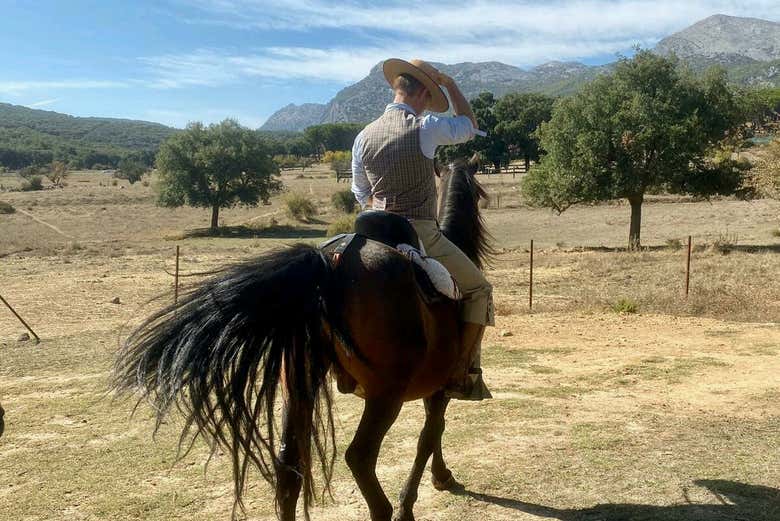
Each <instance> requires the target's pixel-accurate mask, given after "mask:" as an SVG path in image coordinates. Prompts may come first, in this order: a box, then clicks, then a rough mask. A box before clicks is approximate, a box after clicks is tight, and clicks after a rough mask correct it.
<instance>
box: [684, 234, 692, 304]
mask: <svg viewBox="0 0 780 521" xmlns="http://www.w3.org/2000/svg"><path fill="white" fill-rule="evenodd" d="M691 244H692V238H691V236H690V235H689V236H688V258H687V261H686V263H685V298H688V289H689V288H690V285H691Z"/></svg>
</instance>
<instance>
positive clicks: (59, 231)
mask: <svg viewBox="0 0 780 521" xmlns="http://www.w3.org/2000/svg"><path fill="white" fill-rule="evenodd" d="M16 211H17V212H19V213H23V214H24V215H26V216H27V217H29V218H30V219H32V220H33V221H35V222H37V223H39V224H42V225H44V226H48V227H49V228H51V229H52V230H54V231H55V232H57V233H59V234H60V235H62V236H63V237H67V238H68V239H75V237H74V236H72V235H68V234H67V233H65V232H63V231H62V230H60V229H59V228H57V227H56V226H54V225H53V224H50V223H47V222H46V221H44V220H42V219H39V218H38V217H36V216H34V215H33V214H31V213H30V212H27V211H24V210H22V209H21V208H17V209H16Z"/></svg>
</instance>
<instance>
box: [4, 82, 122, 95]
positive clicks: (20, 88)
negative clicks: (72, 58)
mask: <svg viewBox="0 0 780 521" xmlns="http://www.w3.org/2000/svg"><path fill="white" fill-rule="evenodd" d="M129 86H130V84H129V83H128V82H124V81H103V80H54V81H0V93H3V94H19V93H22V92H28V91H40V90H58V89H116V88H123V87H129Z"/></svg>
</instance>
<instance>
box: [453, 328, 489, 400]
mask: <svg viewBox="0 0 780 521" xmlns="http://www.w3.org/2000/svg"><path fill="white" fill-rule="evenodd" d="M484 332H485V326H483V325H481V324H474V323H471V322H465V323H464V324H463V337H462V342H463V343H462V348H463V350H464V352H466V353H468V358H466V359H467V360H469V364H468V366H467V367H468V369H467V370H465V371H464V370H462V369H461V370H459V371H458V372H457V373H456V374H460V376H458V377H457V380H455V381H453V382H452V383H451V384H450V385H448V386H447V387H446V389H445V390H444V392H445V394H446V395H447V396H448V397H449V398H454V399H456V400H470V401H479V400H485V399H487V398H492V397H493V395H492V394H490V391H489V390H488V388H487V386H486V385H485V382H484V380H483V379H482V368H481V367H480V355H481V352H482V335H483V334H484Z"/></svg>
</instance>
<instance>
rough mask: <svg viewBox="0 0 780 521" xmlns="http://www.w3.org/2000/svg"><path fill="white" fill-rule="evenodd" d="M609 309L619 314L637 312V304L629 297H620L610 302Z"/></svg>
mask: <svg viewBox="0 0 780 521" xmlns="http://www.w3.org/2000/svg"><path fill="white" fill-rule="evenodd" d="M609 307H610V309H611V310H612V311H613V312H615V313H619V314H621V315H628V314H633V313H638V312H639V304H637V303H636V301H635V300H634V299H631V298H621V299H618V300H616V301H615V302H613V303H612V304H610V306H609Z"/></svg>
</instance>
